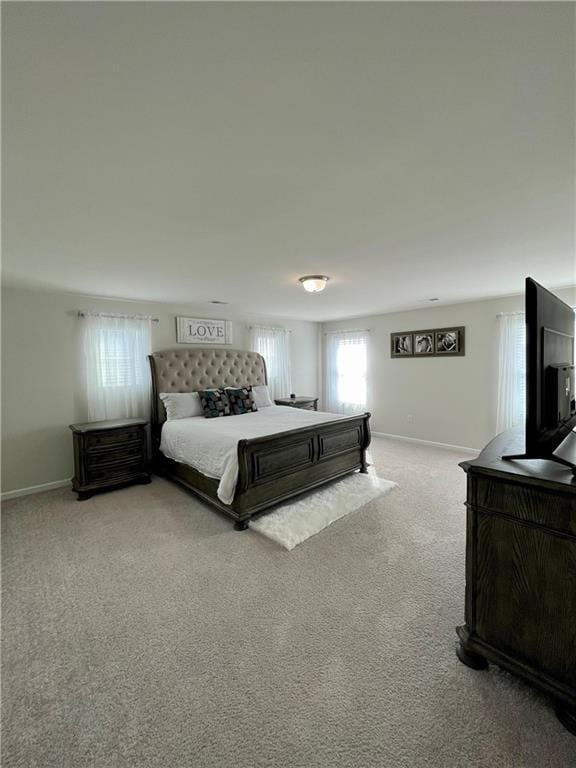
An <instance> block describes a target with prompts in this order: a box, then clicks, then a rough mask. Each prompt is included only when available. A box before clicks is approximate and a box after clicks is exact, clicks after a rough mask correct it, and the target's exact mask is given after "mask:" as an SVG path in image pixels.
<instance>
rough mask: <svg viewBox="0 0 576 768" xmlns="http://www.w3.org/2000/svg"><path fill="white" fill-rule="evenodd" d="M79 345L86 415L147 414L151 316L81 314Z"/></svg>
mask: <svg viewBox="0 0 576 768" xmlns="http://www.w3.org/2000/svg"><path fill="white" fill-rule="evenodd" d="M80 345H81V348H80V352H81V359H82V371H83V383H84V387H83V389H84V395H85V400H86V407H87V411H88V418H89V419H90V420H91V421H96V420H99V419H116V418H130V417H140V416H148V414H149V408H150V374H149V370H148V364H147V355H149V354H150V351H151V347H152V344H151V321H150V318H141V317H114V316H103V315H84V316H83V317H82V318H81V333H80Z"/></svg>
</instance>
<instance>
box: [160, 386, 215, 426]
mask: <svg viewBox="0 0 576 768" xmlns="http://www.w3.org/2000/svg"><path fill="white" fill-rule="evenodd" d="M160 400H162V402H163V403H164V408H165V409H166V419H167V420H168V421H174V419H189V418H190V417H191V416H203V415H204V411H203V410H202V403H201V402H200V397H199V396H198V392H160Z"/></svg>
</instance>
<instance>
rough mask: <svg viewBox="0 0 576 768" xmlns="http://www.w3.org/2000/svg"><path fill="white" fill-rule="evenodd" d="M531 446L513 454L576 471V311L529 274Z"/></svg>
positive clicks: (528, 410) (528, 416)
mask: <svg viewBox="0 0 576 768" xmlns="http://www.w3.org/2000/svg"><path fill="white" fill-rule="evenodd" d="M525 305H526V446H525V451H526V452H525V453H524V454H521V455H518V456H509V457H506V458H509V459H551V460H552V461H556V462H559V463H560V464H564V465H566V466H569V467H571V468H572V470H573V472H574V473H575V474H576V432H575V431H574V428H575V427H576V393H575V375H574V320H575V315H574V310H573V309H572V308H571V307H570V306H568V304H566V303H565V302H563V301H562V300H561V299H559V298H558V297H557V296H554V294H553V293H550V291H548V290H546V288H543V287H542V286H541V285H539V284H538V283H537V282H536V281H535V280H533V279H532V278H531V277H527V278H526V295H525Z"/></svg>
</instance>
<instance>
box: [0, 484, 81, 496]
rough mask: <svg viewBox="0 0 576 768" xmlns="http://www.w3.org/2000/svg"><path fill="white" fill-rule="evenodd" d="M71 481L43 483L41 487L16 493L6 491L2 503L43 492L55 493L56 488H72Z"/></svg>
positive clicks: (36, 486)
mask: <svg viewBox="0 0 576 768" xmlns="http://www.w3.org/2000/svg"><path fill="white" fill-rule="evenodd" d="M71 484H72V481H71V480H55V481H54V482H53V483H41V484H40V485H31V486H29V487H28V488H17V489H16V490H15V491H5V492H4V493H0V501H8V499H17V498H18V497H19V496H31V495H32V494H33V493H42V492H43V491H53V490H54V489H55V488H65V487H66V486H67V485H68V486H70V487H71Z"/></svg>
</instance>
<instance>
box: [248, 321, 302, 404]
mask: <svg viewBox="0 0 576 768" xmlns="http://www.w3.org/2000/svg"><path fill="white" fill-rule="evenodd" d="M250 349H251V350H252V351H253V352H258V353H259V354H261V355H262V357H263V358H264V360H265V361H266V371H267V373H268V389H269V390H270V396H271V397H272V399H274V398H275V397H288V395H290V394H291V390H292V372H291V368H290V331H289V330H287V329H286V328H266V327H264V326H256V325H254V326H252V327H251V329H250Z"/></svg>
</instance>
